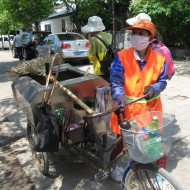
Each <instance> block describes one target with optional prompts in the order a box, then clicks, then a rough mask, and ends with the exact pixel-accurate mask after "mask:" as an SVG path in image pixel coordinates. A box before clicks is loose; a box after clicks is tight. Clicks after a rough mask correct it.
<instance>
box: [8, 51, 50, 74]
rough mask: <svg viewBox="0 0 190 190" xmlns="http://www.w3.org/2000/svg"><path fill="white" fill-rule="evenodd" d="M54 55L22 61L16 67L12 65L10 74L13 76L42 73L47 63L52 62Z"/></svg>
mask: <svg viewBox="0 0 190 190" xmlns="http://www.w3.org/2000/svg"><path fill="white" fill-rule="evenodd" d="M52 58H53V56H51V55H48V54H47V55H45V56H44V57H38V58H35V59H32V60H29V61H22V62H21V63H19V64H18V65H17V66H16V67H12V68H11V69H10V70H9V71H8V74H9V75H10V76H11V77H21V76H26V75H42V73H44V72H45V66H44V65H45V63H51V62H52Z"/></svg>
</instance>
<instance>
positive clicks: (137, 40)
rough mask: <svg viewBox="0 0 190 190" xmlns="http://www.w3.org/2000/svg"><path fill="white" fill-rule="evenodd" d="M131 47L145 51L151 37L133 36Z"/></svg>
mask: <svg viewBox="0 0 190 190" xmlns="http://www.w3.org/2000/svg"><path fill="white" fill-rule="evenodd" d="M130 42H131V46H132V47H133V48H134V49H135V50H137V51H140V50H143V49H145V48H147V46H148V44H149V37H148V36H139V35H131V39H130Z"/></svg>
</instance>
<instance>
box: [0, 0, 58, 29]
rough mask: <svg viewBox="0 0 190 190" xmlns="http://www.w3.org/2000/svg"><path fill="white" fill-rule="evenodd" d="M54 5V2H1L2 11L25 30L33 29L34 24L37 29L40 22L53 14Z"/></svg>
mask: <svg viewBox="0 0 190 190" xmlns="http://www.w3.org/2000/svg"><path fill="white" fill-rule="evenodd" d="M54 4H55V1H53V0H35V1H34V0H17V1H15V0H0V5H1V9H2V10H3V11H4V12H6V16H7V18H9V19H10V21H11V23H12V24H13V25H14V26H15V27H17V26H22V27H25V28H27V27H30V28H31V25H32V24H33V23H35V27H37V25H38V21H41V20H42V19H44V18H46V17H47V16H48V15H49V14H51V13H52V12H53V7H54ZM0 16H1V15H0Z"/></svg>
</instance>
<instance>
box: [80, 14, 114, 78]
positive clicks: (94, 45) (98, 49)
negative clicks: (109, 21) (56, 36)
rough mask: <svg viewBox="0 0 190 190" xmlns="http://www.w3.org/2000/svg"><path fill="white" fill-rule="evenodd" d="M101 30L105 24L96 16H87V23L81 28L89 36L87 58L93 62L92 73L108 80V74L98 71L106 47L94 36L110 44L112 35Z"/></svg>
mask: <svg viewBox="0 0 190 190" xmlns="http://www.w3.org/2000/svg"><path fill="white" fill-rule="evenodd" d="M103 30H105V26H104V24H103V22H102V19H101V18H100V17H98V16H92V17H89V18H88V23H87V25H85V26H84V27H82V28H81V31H82V32H83V33H88V34H90V36H91V40H90V48H89V51H88V58H89V60H90V62H91V63H93V68H94V74H95V75H99V76H101V77H103V78H104V79H105V80H107V81H109V78H108V77H109V75H107V74H104V73H102V72H101V71H100V61H102V60H103V58H104V57H105V55H106V52H107V49H106V47H105V45H104V44H103V43H102V42H101V41H100V40H99V39H98V38H96V37H94V36H95V35H96V36H98V37H99V38H101V39H102V40H103V41H104V42H105V43H106V44H107V45H109V44H111V42H112V35H111V34H109V33H107V32H103Z"/></svg>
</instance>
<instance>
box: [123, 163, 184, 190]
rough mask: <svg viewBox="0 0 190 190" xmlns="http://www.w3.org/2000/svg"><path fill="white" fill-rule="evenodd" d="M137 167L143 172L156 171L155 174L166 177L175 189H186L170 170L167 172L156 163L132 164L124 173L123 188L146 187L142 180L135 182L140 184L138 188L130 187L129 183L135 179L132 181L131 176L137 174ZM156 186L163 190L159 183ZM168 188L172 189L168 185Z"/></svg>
mask: <svg viewBox="0 0 190 190" xmlns="http://www.w3.org/2000/svg"><path fill="white" fill-rule="evenodd" d="M135 167H138V168H139V169H138V170H141V173H142V171H149V172H152V173H155V176H158V175H159V176H160V177H162V178H164V179H165V180H166V181H167V182H169V184H170V185H171V186H172V187H173V188H172V189H173V190H184V189H183V188H182V187H181V185H180V184H179V183H178V182H177V181H176V180H175V179H174V178H173V177H172V176H171V174H170V173H169V172H167V171H166V170H165V169H163V168H160V167H158V166H156V165H154V164H138V166H132V167H131V168H130V170H129V171H126V172H125V173H124V174H123V179H122V189H127V190H135V189H138V190H144V188H142V183H141V181H138V182H135V184H138V186H137V187H136V188H135V187H130V185H129V183H131V182H133V183H134V181H131V178H132V177H133V176H134V175H136V174H135ZM130 181H131V182H130ZM143 181H144V180H143ZM150 188H151V187H150ZM150 188H148V187H146V189H147V190H148V189H150ZM154 188H155V189H156V190H157V189H159V190H162V189H161V187H160V188H158V186H157V185H155V187H154ZM151 189H152V188H151ZM167 190H170V188H168V187H167Z"/></svg>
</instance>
